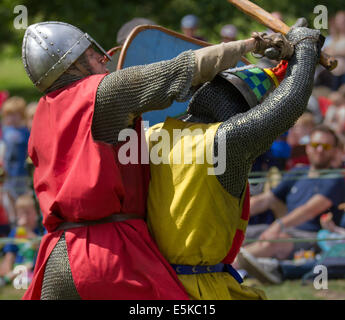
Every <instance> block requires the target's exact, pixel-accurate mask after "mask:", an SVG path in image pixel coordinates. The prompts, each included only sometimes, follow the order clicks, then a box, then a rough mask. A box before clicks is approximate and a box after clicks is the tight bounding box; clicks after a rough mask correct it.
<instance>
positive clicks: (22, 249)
mask: <svg viewBox="0 0 345 320" xmlns="http://www.w3.org/2000/svg"><path fill="white" fill-rule="evenodd" d="M15 208H16V215H17V226H16V227H15V228H13V229H12V230H11V232H10V234H9V237H10V238H13V239H18V240H19V239H21V240H23V242H19V243H11V244H7V245H5V246H4V248H3V253H4V258H3V260H2V263H1V264H0V286H1V285H6V284H8V283H10V282H11V281H12V280H13V279H14V278H15V277H16V276H17V275H16V274H15V273H14V272H13V270H14V268H15V267H16V266H17V265H24V266H25V267H26V268H27V270H28V276H29V279H30V277H31V276H32V273H33V270H34V264H35V258H36V254H37V250H38V246H39V242H28V241H25V240H28V239H34V238H37V237H38V235H39V229H38V224H37V222H38V214H37V211H36V207H35V202H34V199H33V198H32V196H31V194H25V195H22V196H20V197H18V199H17V201H16V205H15Z"/></svg>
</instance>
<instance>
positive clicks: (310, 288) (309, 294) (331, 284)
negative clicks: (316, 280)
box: [244, 279, 345, 300]
mask: <svg viewBox="0 0 345 320" xmlns="http://www.w3.org/2000/svg"><path fill="white" fill-rule="evenodd" d="M244 284H246V285H248V286H253V287H256V288H259V289H262V290H263V291H264V292H265V293H266V296H267V298H268V299H269V300H345V279H341V280H329V281H328V289H319V290H318V289H315V288H314V285H313V282H311V281H310V282H308V283H307V284H305V285H302V281H301V280H293V281H291V280H287V281H284V283H282V284H280V285H262V284H260V282H258V281H256V280H253V279H248V280H245V282H244Z"/></svg>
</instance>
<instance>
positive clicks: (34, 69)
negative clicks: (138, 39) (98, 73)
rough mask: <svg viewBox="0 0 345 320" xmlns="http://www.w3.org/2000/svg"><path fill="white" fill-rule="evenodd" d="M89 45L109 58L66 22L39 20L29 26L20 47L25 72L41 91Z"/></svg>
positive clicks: (92, 41) (90, 39)
mask: <svg viewBox="0 0 345 320" xmlns="http://www.w3.org/2000/svg"><path fill="white" fill-rule="evenodd" d="M92 44H94V45H96V47H97V48H98V49H99V50H100V51H101V52H102V53H103V54H104V55H106V57H107V58H108V59H109V60H111V57H110V56H109V55H108V54H107V53H106V51H105V50H104V49H103V48H102V47H101V46H100V45H99V44H98V43H97V42H96V41H95V40H94V39H93V38H92V37H90V36H89V35H88V34H87V33H84V32H82V31H81V30H80V29H78V28H77V27H74V26H72V25H70V24H68V23H64V22H58V21H47V22H40V23H36V24H33V25H31V26H29V27H28V28H27V30H26V32H25V35H24V39H23V46H22V59H23V63H24V67H25V71H26V73H27V74H28V76H29V78H30V79H31V81H32V82H33V83H34V85H35V86H36V87H37V88H38V89H39V90H40V91H42V92H44V91H45V90H46V89H48V88H49V87H50V86H51V85H52V84H53V83H54V82H55V81H56V80H57V79H58V78H59V77H60V76H61V75H62V74H63V73H64V72H65V71H66V70H67V69H68V68H69V67H70V66H71V65H72V64H73V63H74V62H75V61H76V60H77V59H78V58H79V57H80V56H81V55H82V54H83V53H84V52H85V50H86V49H87V48H88V47H89V46H91V45H92Z"/></svg>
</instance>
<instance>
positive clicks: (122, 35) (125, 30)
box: [116, 18, 156, 45]
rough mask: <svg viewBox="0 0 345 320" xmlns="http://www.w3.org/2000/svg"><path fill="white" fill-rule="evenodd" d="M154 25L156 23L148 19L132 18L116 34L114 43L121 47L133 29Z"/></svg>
mask: <svg viewBox="0 0 345 320" xmlns="http://www.w3.org/2000/svg"><path fill="white" fill-rule="evenodd" d="M146 24H148V25H156V23H155V22H154V21H152V20H150V19H146V18H134V19H132V20H130V21H128V22H126V23H125V24H124V25H122V27H121V28H120V30H119V31H118V32H117V34H116V42H117V43H118V44H119V45H123V44H124V43H125V41H126V39H127V37H128V36H129V35H130V33H131V32H132V31H133V29H134V28H136V27H138V26H140V25H146Z"/></svg>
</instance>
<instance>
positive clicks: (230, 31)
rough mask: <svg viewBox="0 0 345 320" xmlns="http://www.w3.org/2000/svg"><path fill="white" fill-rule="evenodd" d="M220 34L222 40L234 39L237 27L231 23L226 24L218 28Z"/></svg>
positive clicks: (235, 38)
mask: <svg viewBox="0 0 345 320" xmlns="http://www.w3.org/2000/svg"><path fill="white" fill-rule="evenodd" d="M220 36H221V37H222V42H230V41H236V40H237V28H236V27H235V26H234V25H233V24H226V25H225V26H224V27H223V28H222V29H221V30H220Z"/></svg>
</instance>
